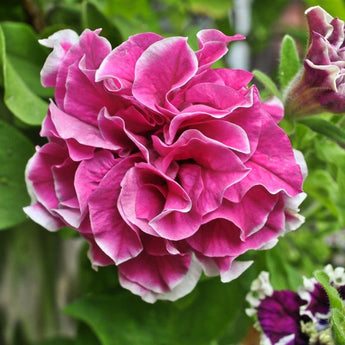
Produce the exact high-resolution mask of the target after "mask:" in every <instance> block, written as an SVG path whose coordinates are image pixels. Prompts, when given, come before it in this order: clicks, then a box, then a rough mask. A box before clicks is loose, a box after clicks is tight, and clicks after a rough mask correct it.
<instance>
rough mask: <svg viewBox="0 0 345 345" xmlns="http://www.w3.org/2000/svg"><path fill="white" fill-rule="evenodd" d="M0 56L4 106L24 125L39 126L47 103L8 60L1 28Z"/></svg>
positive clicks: (0, 27)
mask: <svg viewBox="0 0 345 345" xmlns="http://www.w3.org/2000/svg"><path fill="white" fill-rule="evenodd" d="M0 55H1V56H0V73H2V77H3V84H4V89H5V93H4V102H5V104H6V106H7V107H8V109H9V110H10V111H11V112H12V113H13V114H14V115H15V116H16V117H17V118H18V119H20V120H21V121H23V122H25V123H26V124H29V125H40V124H41V122H42V120H43V118H44V116H45V115H46V112H47V108H48V103H46V102H45V101H43V99H41V98H40V97H39V96H37V94H35V93H34V92H33V91H32V88H30V87H29V86H28V85H27V84H26V83H25V81H24V80H23V79H22V77H21V75H20V74H19V73H18V70H17V69H16V68H15V66H13V65H12V63H11V62H10V60H9V59H8V56H7V49H6V40H5V35H4V32H3V29H2V26H0ZM1 69H2V71H1Z"/></svg>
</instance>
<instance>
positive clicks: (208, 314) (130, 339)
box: [65, 279, 246, 345]
mask: <svg viewBox="0 0 345 345" xmlns="http://www.w3.org/2000/svg"><path fill="white" fill-rule="evenodd" d="M245 293H246V289H244V288H243V287H241V285H240V283H239V280H236V281H233V282H231V283H230V284H222V283H220V282H219V281H218V280H217V279H207V280H204V281H202V282H199V285H198V287H197V288H196V289H195V291H194V292H193V293H191V294H190V295H188V296H187V297H185V298H183V299H181V300H179V301H178V302H175V303H171V302H156V303H155V304H153V305H152V304H148V303H145V302H142V301H141V300H140V299H139V297H138V296H134V295H132V294H130V293H129V292H127V291H125V290H123V289H120V290H117V291H116V293H115V292H114V293H113V294H111V295H100V294H98V295H87V296H85V297H83V298H82V299H80V300H79V301H77V302H74V303H73V304H71V305H69V306H68V307H67V308H66V309H65V311H66V312H67V313H68V314H70V315H72V316H74V317H76V318H78V319H80V320H82V321H84V322H86V323H87V324H88V325H89V326H90V327H91V328H92V329H93V330H94V332H95V333H96V335H97V336H98V337H99V339H100V340H101V342H102V344H103V345H152V344H155V345H176V344H179V345H190V344H198V345H209V344H210V343H211V342H212V341H213V342H215V341H216V340H217V339H218V338H219V337H221V336H222V335H223V334H224V333H225V332H226V331H227V330H228V329H231V327H232V322H233V320H235V319H237V318H238V317H242V318H243V317H245V316H244V295H245ZM200 330H202V332H201V331H200ZM242 333H243V329H241V328H240V327H239V328H238V332H237V334H238V335H239V336H241V334H242ZM238 340H239V339H235V338H232V339H229V341H228V342H230V341H231V342H237V341H238Z"/></svg>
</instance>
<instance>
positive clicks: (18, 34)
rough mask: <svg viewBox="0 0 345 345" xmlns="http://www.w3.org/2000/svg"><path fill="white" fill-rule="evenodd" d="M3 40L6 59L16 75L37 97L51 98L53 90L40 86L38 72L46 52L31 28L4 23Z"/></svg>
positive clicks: (21, 24) (19, 24)
mask: <svg viewBox="0 0 345 345" xmlns="http://www.w3.org/2000/svg"><path fill="white" fill-rule="evenodd" d="M1 28H2V31H3V33H4V38H5V47H6V58H7V61H9V62H10V63H11V65H12V66H13V68H14V69H15V71H16V73H17V74H18V76H20V78H21V79H22V80H23V81H24V83H25V84H26V85H27V86H28V88H29V89H30V90H31V91H32V92H33V93H35V94H36V95H38V96H41V97H46V98H48V97H52V96H53V89H52V88H45V87H43V86H42V85H41V81H40V71H41V69H42V67H43V64H44V62H45V59H46V57H47V53H48V50H47V49H45V48H44V47H43V46H41V45H40V44H39V43H38V37H37V35H36V34H35V33H34V32H33V30H32V28H31V27H30V26H28V25H26V24H23V23H11V22H4V23H2V24H1Z"/></svg>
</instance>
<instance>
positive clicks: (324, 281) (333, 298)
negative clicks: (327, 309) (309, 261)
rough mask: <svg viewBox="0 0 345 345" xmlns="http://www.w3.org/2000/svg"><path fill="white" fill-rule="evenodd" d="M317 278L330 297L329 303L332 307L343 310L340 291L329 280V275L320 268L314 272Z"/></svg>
mask: <svg viewBox="0 0 345 345" xmlns="http://www.w3.org/2000/svg"><path fill="white" fill-rule="evenodd" d="M314 276H315V279H316V280H317V281H318V282H319V283H320V284H321V285H322V287H323V288H324V289H325V291H326V293H327V296H328V298H329V303H330V305H331V308H334V309H339V310H341V311H342V310H343V301H342V299H341V297H340V296H339V294H338V291H337V289H336V288H335V287H333V286H332V285H331V284H330V282H329V277H328V275H327V273H326V272H324V271H322V270H318V271H316V272H315V273H314Z"/></svg>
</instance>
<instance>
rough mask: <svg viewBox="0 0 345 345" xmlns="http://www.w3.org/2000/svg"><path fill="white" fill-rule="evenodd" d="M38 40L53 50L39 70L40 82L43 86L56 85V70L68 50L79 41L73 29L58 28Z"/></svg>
mask: <svg viewBox="0 0 345 345" xmlns="http://www.w3.org/2000/svg"><path fill="white" fill-rule="evenodd" d="M39 42H40V43H41V44H42V45H44V46H46V47H49V48H53V51H52V52H51V53H50V54H49V56H48V58H47V60H46V62H45V63H44V66H43V68H42V71H41V82H42V85H43V86H45V87H48V86H51V87H54V86H55V85H56V78H57V74H58V71H59V69H60V67H61V65H62V61H63V58H64V56H65V55H66V53H67V52H68V50H69V49H70V48H71V47H72V46H73V45H75V44H77V43H78V42H79V36H78V35H77V33H76V32H74V31H73V30H69V29H66V30H60V31H58V32H56V33H54V34H53V35H51V36H49V37H48V38H46V39H42V40H39Z"/></svg>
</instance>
